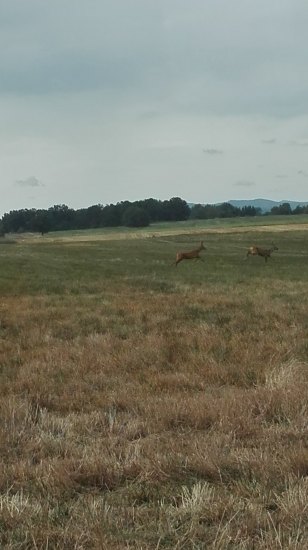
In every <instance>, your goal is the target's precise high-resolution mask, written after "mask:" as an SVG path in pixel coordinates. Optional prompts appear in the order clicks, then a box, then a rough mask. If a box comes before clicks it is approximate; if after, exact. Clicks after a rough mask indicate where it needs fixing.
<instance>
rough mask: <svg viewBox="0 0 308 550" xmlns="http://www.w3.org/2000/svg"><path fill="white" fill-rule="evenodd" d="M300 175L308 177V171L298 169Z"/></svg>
mask: <svg viewBox="0 0 308 550" xmlns="http://www.w3.org/2000/svg"><path fill="white" fill-rule="evenodd" d="M297 173H298V174H299V175H300V176H304V177H305V178H308V172H306V171H305V170H298V172H297Z"/></svg>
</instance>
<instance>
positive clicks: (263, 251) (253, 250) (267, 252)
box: [246, 243, 278, 263]
mask: <svg viewBox="0 0 308 550" xmlns="http://www.w3.org/2000/svg"><path fill="white" fill-rule="evenodd" d="M275 250H278V248H277V246H276V245H275V244H274V243H273V244H272V248H260V246H251V247H250V248H248V250H247V254H246V259H247V258H248V256H261V257H262V258H264V260H265V263H266V262H267V260H268V258H270V257H271V255H272V252H274V251H275Z"/></svg>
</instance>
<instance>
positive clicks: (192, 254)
mask: <svg viewBox="0 0 308 550" xmlns="http://www.w3.org/2000/svg"><path fill="white" fill-rule="evenodd" d="M201 250H206V248H205V246H204V244H203V241H201V243H200V246H199V247H198V248H196V249H195V250H190V251H189V252H177V253H176V258H175V262H174V263H175V267H177V265H178V264H179V263H180V262H181V261H182V260H194V259H195V260H201V257H200V256H199V254H200V252H201Z"/></svg>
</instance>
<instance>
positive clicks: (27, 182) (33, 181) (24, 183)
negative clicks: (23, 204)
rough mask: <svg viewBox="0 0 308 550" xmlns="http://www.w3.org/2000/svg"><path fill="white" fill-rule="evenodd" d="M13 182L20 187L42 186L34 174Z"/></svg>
mask: <svg viewBox="0 0 308 550" xmlns="http://www.w3.org/2000/svg"><path fill="white" fill-rule="evenodd" d="M15 184H16V185H19V186H20V187H44V184H43V183H42V182H41V181H40V180H38V179H37V178H36V177H35V176H30V177H29V178H26V179H23V180H16V181H15Z"/></svg>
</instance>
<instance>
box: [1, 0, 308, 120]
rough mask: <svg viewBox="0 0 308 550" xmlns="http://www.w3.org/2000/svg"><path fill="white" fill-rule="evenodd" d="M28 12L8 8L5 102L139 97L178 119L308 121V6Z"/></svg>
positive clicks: (42, 7)
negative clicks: (82, 95) (302, 117)
mask: <svg viewBox="0 0 308 550" xmlns="http://www.w3.org/2000/svg"><path fill="white" fill-rule="evenodd" d="M25 4H26V5H25V6H23V5H22V4H21V3H20V1H19V0H4V2H3V3H2V5H1V8H0V30H1V38H0V45H1V46H2V48H0V71H1V82H0V92H1V91H2V93H7V92H10V93H16V94H23V93H28V94H29V93H36V94H39V93H40V94H46V93H51V94H53V93H59V92H65V93H68V92H72V91H76V92H80V91H84V90H100V89H112V90H117V91H118V92H119V93H120V94H123V95H125V93H126V92H127V90H131V91H133V92H134V94H135V95H136V97H139V96H143V95H145V96H146V97H147V98H148V100H149V101H150V102H151V101H152V100H153V99H155V100H157V101H159V102H160V103H162V104H163V105H164V106H166V107H167V108H168V110H169V111H171V110H173V111H179V110H181V111H182V112H185V111H189V112H192V113H194V112H195V113H201V112H203V113H218V114H224V113H229V114H230V113H232V114H241V113H244V114H245V113H263V114H272V115H274V116H276V115H277V114H282V115H283V116H288V115H290V114H297V113H303V112H305V113H307V112H308V102H307V96H308V74H307V71H306V67H307V63H308V49H307V47H306V45H307V44H306V25H305V24H304V22H305V21H306V20H307V14H308V7H307V4H306V2H305V1H304V0H297V2H296V9H295V8H294V7H293V6H294V5H293V2H291V1H290V0H286V1H285V2H283V3H282V4H279V6H278V5H277V6H276V5H271V6H270V7H269V6H268V2H267V1H266V0H260V1H259V2H258V3H254V4H253V6H250V5H247V6H246V4H244V3H242V5H241V9H234V7H233V5H232V3H230V2H228V1H225V0H221V1H219V2H214V1H212V0H211V1H210V2H209V3H204V2H201V0H195V1H194V2H193V3H192V4H191V5H190V6H189V8H188V7H187V3H186V2H184V1H183V0H181V1H180V2H179V1H178V0H168V2H165V0H157V2H155V3H152V4H151V3H145V2H142V1H141V0H128V1H127V2H122V1H121V2H120V1H119V0H114V2H112V3H111V2H109V1H107V0H101V1H99V0H91V2H90V3H85V2H84V3H82V2H79V3H78V6H76V2H75V0H67V1H66V2H60V0H54V1H53V2H50V3H47V2H39V1H38V0H28V1H27V3H25ZM264 13H266V14H267V15H266V18H265V17H264ZM222 14H223V15H222ZM68 21H69V30H68V25H67V23H68ZM273 22H275V25H273ZM294 37H296V39H294ZM294 60H296V63H295V61H294ZM121 97H122V96H121Z"/></svg>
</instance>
